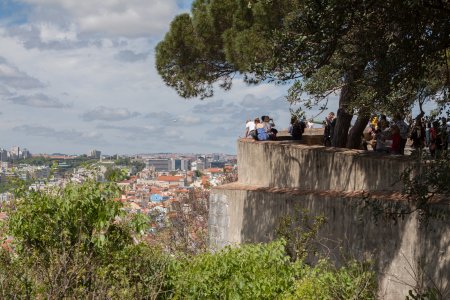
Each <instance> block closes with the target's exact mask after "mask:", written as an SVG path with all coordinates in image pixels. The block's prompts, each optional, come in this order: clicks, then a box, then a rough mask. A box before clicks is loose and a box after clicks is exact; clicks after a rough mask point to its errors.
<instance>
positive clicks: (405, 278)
mask: <svg viewBox="0 0 450 300" xmlns="http://www.w3.org/2000/svg"><path fill="white" fill-rule="evenodd" d="M411 163H414V162H411V161H409V160H408V159H407V158H403V157H387V156H379V155H376V154H368V153H365V152H362V151H345V150H340V149H333V148H327V149H326V148H324V147H319V146H313V147H308V146H305V145H302V144H298V143H295V142H292V141H281V142H253V141H250V140H240V141H239V142H238V166H239V182H236V183H232V184H228V185H224V186H221V187H217V188H215V189H213V190H212V192H211V198H210V215H209V234H210V243H211V247H212V248H222V247H224V246H225V245H234V244H241V243H246V242H268V241H270V240H273V239H274V238H275V231H276V227H277V225H278V222H279V221H280V218H282V217H283V216H286V215H287V214H295V213H298V209H299V208H305V209H307V210H308V211H309V212H310V214H311V215H324V216H325V217H326V218H327V224H326V225H325V226H324V227H323V229H322V230H321V232H320V236H321V237H322V238H323V239H324V241H325V242H324V244H323V245H324V247H323V249H322V250H323V251H325V252H327V253H328V254H329V255H330V257H331V258H332V259H333V260H334V261H335V262H336V263H337V264H339V263H341V262H342V255H341V253H346V254H347V255H349V256H350V257H354V258H357V259H365V258H372V259H373V260H374V262H375V267H376V270H377V272H378V274H379V287H380V289H379V295H380V299H404V298H405V295H406V294H407V292H408V290H410V289H411V286H414V285H415V284H416V282H417V281H418V278H414V277H415V276H416V277H417V276H418V275H414V274H423V275H424V276H425V278H428V279H430V280H433V282H435V283H436V284H438V285H439V287H441V288H445V287H448V288H449V289H450V226H449V221H450V220H449V217H448V216H450V208H449V205H448V203H447V204H436V205H435V206H434V207H433V209H435V210H437V211H439V212H441V214H440V215H442V216H443V217H442V218H431V219H430V220H429V221H428V223H421V222H419V221H418V220H419V217H420V216H419V215H418V214H417V213H413V214H410V215H408V216H407V217H406V218H405V219H403V220H399V221H398V222H397V223H395V222H393V221H391V220H387V221H386V220H382V219H380V220H375V218H374V216H375V211H374V210H373V209H371V208H370V207H365V204H366V203H367V202H366V201H367V200H368V199H367V198H366V197H363V191H364V192H370V194H371V197H372V200H370V201H378V202H377V203H381V204H382V205H384V206H386V207H390V206H397V207H398V206H401V207H404V208H409V206H408V203H407V202H406V201H404V200H402V197H401V195H400V193H399V192H398V190H399V188H400V185H399V184H394V185H393V183H394V182H395V181H397V180H398V177H399V174H400V173H401V171H402V170H403V169H404V168H405V167H407V166H408V164H411ZM340 248H342V250H343V251H342V252H341V251H340V250H339V249H340Z"/></svg>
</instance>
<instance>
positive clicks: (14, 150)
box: [9, 146, 20, 159]
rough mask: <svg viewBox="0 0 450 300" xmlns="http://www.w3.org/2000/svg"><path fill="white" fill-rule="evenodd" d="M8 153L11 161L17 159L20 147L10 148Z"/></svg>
mask: <svg viewBox="0 0 450 300" xmlns="http://www.w3.org/2000/svg"><path fill="white" fill-rule="evenodd" d="M9 153H10V155H11V158H12V159H18V158H19V155H20V147H19V146H13V147H11V151H10V152H9Z"/></svg>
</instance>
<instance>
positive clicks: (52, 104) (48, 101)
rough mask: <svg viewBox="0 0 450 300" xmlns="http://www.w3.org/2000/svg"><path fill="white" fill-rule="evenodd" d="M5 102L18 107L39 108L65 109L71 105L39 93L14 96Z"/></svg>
mask: <svg viewBox="0 0 450 300" xmlns="http://www.w3.org/2000/svg"><path fill="white" fill-rule="evenodd" d="M7 101H9V102H11V103H14V104H18V105H25V106H31V107H39V108H65V107H70V106H71V104H66V103H63V102H61V101H60V100H58V99H56V98H52V97H49V96H47V95H44V94H40V93H39V94H34V95H21V96H15V97H11V98H8V99H7Z"/></svg>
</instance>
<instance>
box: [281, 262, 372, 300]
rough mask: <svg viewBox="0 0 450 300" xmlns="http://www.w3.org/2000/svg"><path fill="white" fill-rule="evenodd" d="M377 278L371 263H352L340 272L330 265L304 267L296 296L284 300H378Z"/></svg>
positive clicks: (295, 290) (295, 289)
mask: <svg viewBox="0 0 450 300" xmlns="http://www.w3.org/2000/svg"><path fill="white" fill-rule="evenodd" d="M376 288H377V284H376V276H375V273H374V272H373V271H372V270H371V266H370V264H369V263H359V262H356V261H350V262H348V263H347V265H345V266H343V267H341V268H340V269H337V268H335V267H333V266H331V265H330V263H329V262H327V261H323V260H322V261H320V262H319V264H318V265H317V266H315V267H314V268H311V267H309V266H303V269H302V274H301V278H300V279H299V280H298V281H297V282H296V284H295V288H294V292H293V293H292V294H291V295H286V297H285V299H322V300H338V299H342V300H350V299H354V300H359V299H376Z"/></svg>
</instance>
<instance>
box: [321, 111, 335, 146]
mask: <svg viewBox="0 0 450 300" xmlns="http://www.w3.org/2000/svg"><path fill="white" fill-rule="evenodd" d="M334 119H335V118H334V112H330V113H329V114H328V116H327V117H326V118H325V120H324V121H323V125H324V130H323V145H324V146H327V147H330V146H331V138H332V136H333V128H332V127H333V121H334Z"/></svg>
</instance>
